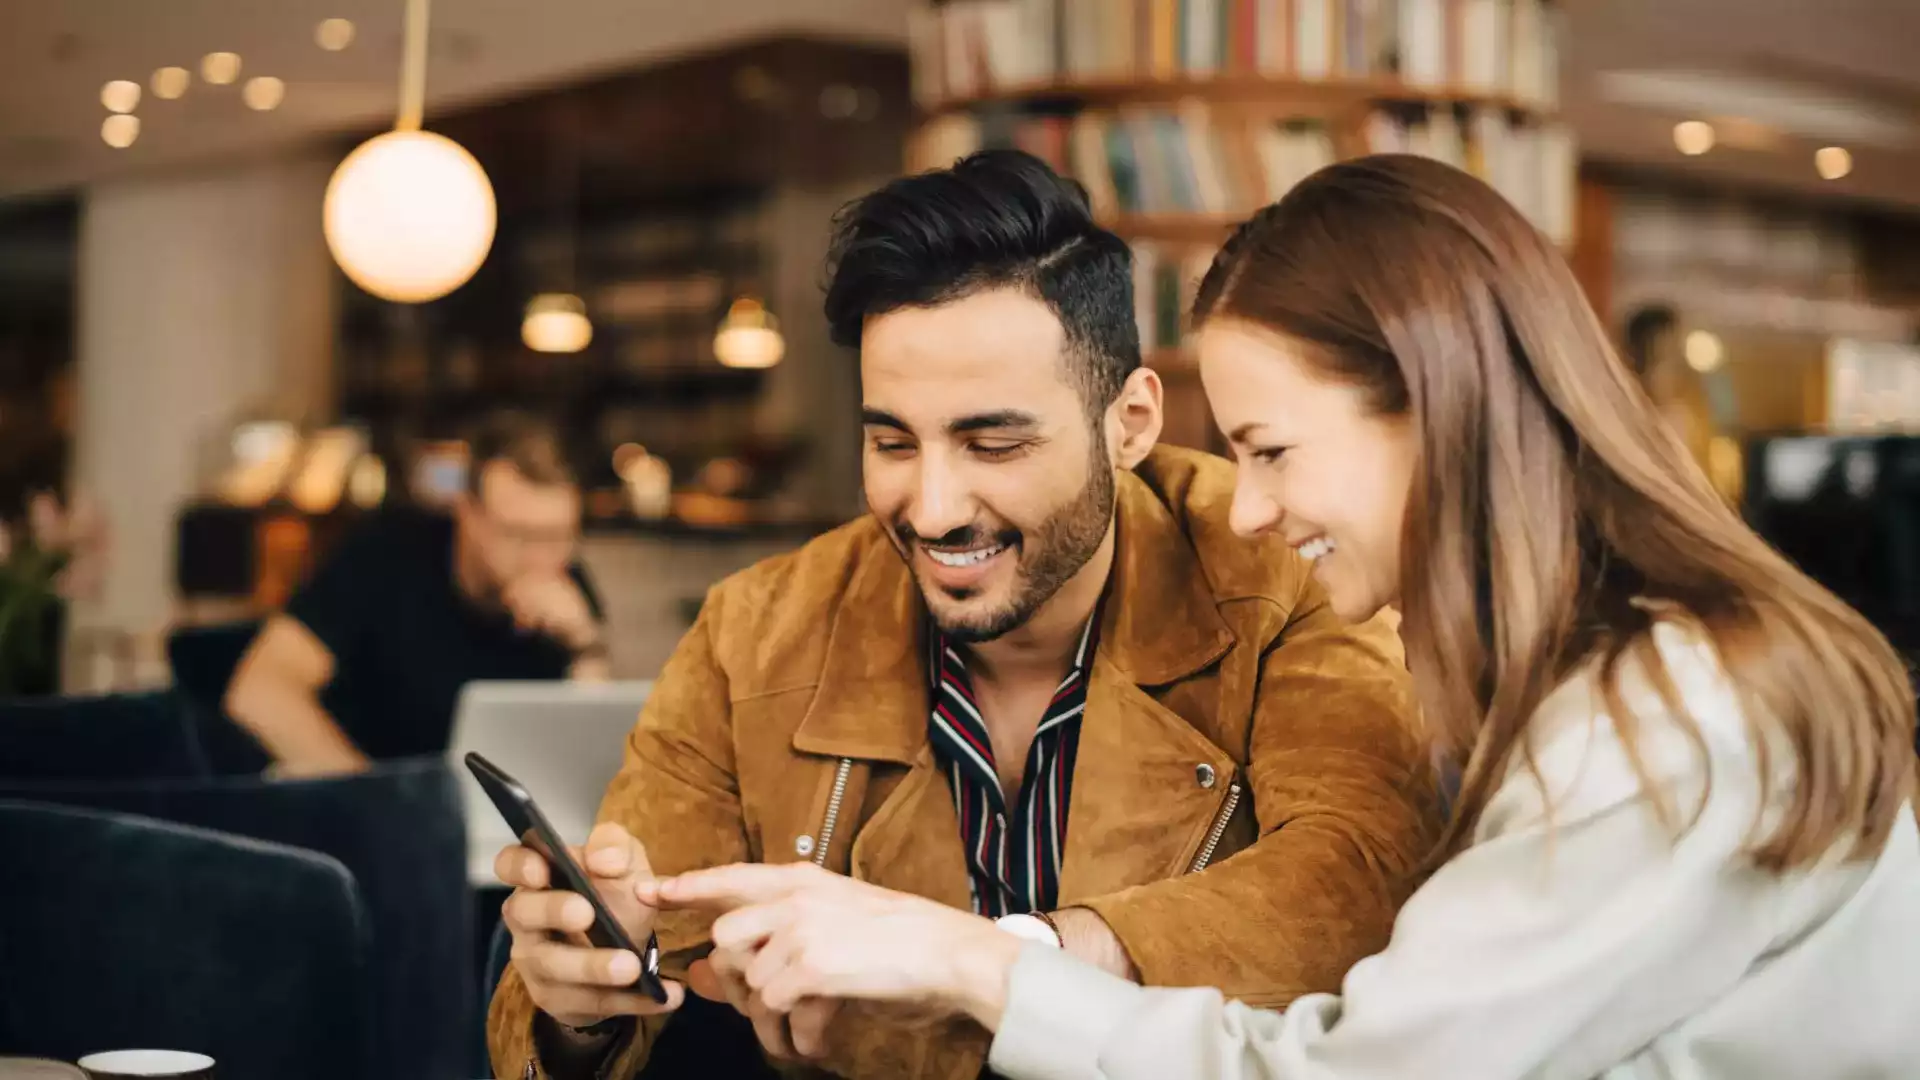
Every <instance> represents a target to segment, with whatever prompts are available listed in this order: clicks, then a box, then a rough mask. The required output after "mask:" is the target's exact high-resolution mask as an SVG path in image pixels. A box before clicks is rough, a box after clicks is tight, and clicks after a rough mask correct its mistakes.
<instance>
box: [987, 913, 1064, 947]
mask: <svg viewBox="0 0 1920 1080" xmlns="http://www.w3.org/2000/svg"><path fill="white" fill-rule="evenodd" d="M993 925H995V926H997V927H999V928H1000V929H1002V930H1005V931H1006V932H1007V933H1009V934H1012V935H1013V936H1014V937H1017V938H1020V939H1021V940H1023V941H1032V942H1037V943H1039V944H1041V945H1050V946H1052V947H1053V948H1056V949H1059V948H1064V947H1065V946H1066V942H1064V941H1062V940H1060V927H1059V925H1058V924H1056V923H1055V922H1054V921H1053V916H1051V915H1048V914H1047V913H1046V912H1044V911H1036V912H1034V913H1033V914H1031V915H1002V916H1000V917H999V918H997V919H995V920H993Z"/></svg>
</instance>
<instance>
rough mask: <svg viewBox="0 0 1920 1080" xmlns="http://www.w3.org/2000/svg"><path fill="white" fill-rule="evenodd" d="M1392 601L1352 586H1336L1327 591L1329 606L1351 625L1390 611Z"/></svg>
mask: <svg viewBox="0 0 1920 1080" xmlns="http://www.w3.org/2000/svg"><path fill="white" fill-rule="evenodd" d="M1391 603H1392V601H1390V600H1383V599H1381V598H1380V597H1379V596H1378V595H1376V594H1374V593H1372V592H1369V591H1366V590H1362V589H1355V588H1352V587H1350V586H1342V585H1337V584H1336V585H1334V586H1333V587H1331V588H1329V589H1328V590H1327V606H1328V607H1331V608H1332V609H1333V613H1334V614H1335V615H1338V616H1340V618H1341V619H1342V620H1343V621H1345V622H1349V623H1354V624H1359V623H1363V622H1366V621H1368V620H1369V619H1372V618H1373V617H1374V616H1375V615H1378V614H1380V613H1381V612H1383V611H1386V610H1388V609H1389V606H1390V605H1391Z"/></svg>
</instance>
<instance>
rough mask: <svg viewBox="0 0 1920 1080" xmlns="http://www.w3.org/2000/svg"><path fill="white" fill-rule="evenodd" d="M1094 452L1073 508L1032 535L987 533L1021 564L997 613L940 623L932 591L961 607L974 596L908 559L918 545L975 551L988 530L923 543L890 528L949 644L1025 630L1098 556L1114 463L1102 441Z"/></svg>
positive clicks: (970, 528) (1109, 512)
mask: <svg viewBox="0 0 1920 1080" xmlns="http://www.w3.org/2000/svg"><path fill="white" fill-rule="evenodd" d="M1093 447H1094V449H1093V453H1092V455H1091V456H1092V458H1093V462H1092V465H1093V467H1092V469H1091V470H1089V472H1088V475H1087V480H1086V483H1085V484H1083V485H1082V486H1081V488H1080V493H1079V494H1078V495H1076V496H1074V499H1073V501H1072V502H1070V503H1068V504H1067V505H1066V506H1063V507H1061V508H1060V509H1059V510H1058V511H1056V512H1055V513H1054V514H1053V516H1051V517H1049V518H1047V520H1046V521H1044V522H1042V523H1041V524H1040V526H1039V528H1037V529H1035V530H1033V532H1032V533H1031V534H1027V533H1022V532H1021V531H1020V530H1019V529H1014V528H1006V529H1000V530H994V531H993V532H992V533H991V536H992V539H993V541H994V542H995V543H999V544H1005V545H1007V546H1008V548H1009V549H1011V550H1014V551H1017V552H1018V553H1019V562H1018V563H1017V564H1016V565H1015V566H1014V581H1013V596H1012V598H1011V599H1010V600H1008V601H1007V603H1006V604H1005V605H1004V606H1002V607H1001V608H999V609H998V610H996V611H988V612H983V613H980V614H978V615H973V616H969V617H965V618H957V619H956V618H954V617H951V616H949V617H947V618H942V617H941V615H940V612H939V611H938V609H937V607H936V606H935V604H934V602H933V593H934V591H935V590H938V591H939V592H940V593H942V594H943V595H945V596H947V597H948V598H950V599H953V600H962V601H964V600H967V599H969V598H970V597H971V595H972V590H965V591H963V592H959V593H956V592H954V591H952V590H949V589H945V588H942V587H940V586H938V585H934V584H930V583H929V582H927V581H925V580H922V579H921V578H920V572H919V570H918V569H916V568H915V567H914V564H913V560H912V557H911V556H912V551H913V548H914V546H915V545H916V544H932V545H934V546H937V547H949V548H964V547H974V546H978V544H979V542H980V541H981V540H982V539H984V538H986V537H985V535H983V534H987V533H988V530H986V529H984V528H982V527H979V526H975V525H966V526H962V527H961V528H958V529H955V530H953V531H952V532H949V533H947V534H946V535H944V536H939V537H930V538H923V537H921V536H919V535H918V534H916V533H915V532H914V531H913V529H912V527H911V526H909V525H908V524H907V523H906V522H904V521H896V522H895V523H894V526H893V531H894V535H895V538H896V539H897V540H898V541H899V545H900V548H901V550H902V552H903V553H904V554H906V555H907V556H908V559H907V567H908V569H909V570H910V571H911V572H912V573H913V575H914V580H915V581H917V582H919V585H920V591H921V594H922V595H923V596H925V597H926V598H927V610H928V613H929V614H930V615H931V616H932V618H933V622H934V625H935V626H936V627H938V628H939V630H940V632H941V634H943V635H945V636H946V638H947V639H948V640H950V641H953V642H957V643H960V644H968V645H972V644H978V643H980V642H983V641H992V640H994V639H996V638H999V637H1001V636H1003V635H1005V634H1008V633H1011V632H1012V631H1014V630H1017V629H1019V628H1020V627H1022V626H1024V625H1026V623H1027V620H1028V619H1031V618H1033V615H1034V612H1036V611H1039V610H1040V608H1041V606H1042V605H1044V604H1045V603H1046V602H1047V601H1048V600H1051V599H1053V595H1054V594H1055V593H1057V592H1059V591H1060V587H1061V586H1063V585H1065V584H1066V583H1067V582H1068V581H1069V580H1071V579H1072V578H1073V575H1075V574H1077V573H1079V572H1080V568H1081V567H1083V566H1085V565H1087V562H1088V561H1089V560H1091V559H1092V558H1093V556H1094V553H1095V552H1097V551H1098V550H1100V544H1101V541H1103V540H1105V539H1106V536H1107V530H1108V528H1110V527H1111V526H1112V524H1113V505H1114V480H1113V463H1112V461H1111V459H1109V458H1108V457H1107V448H1106V445H1105V443H1104V442H1103V441H1101V440H1099V439H1097V438H1096V439H1095V440H1094V443H1093ZM1016 545H1017V546H1016Z"/></svg>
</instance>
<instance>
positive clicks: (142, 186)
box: [71, 158, 335, 635]
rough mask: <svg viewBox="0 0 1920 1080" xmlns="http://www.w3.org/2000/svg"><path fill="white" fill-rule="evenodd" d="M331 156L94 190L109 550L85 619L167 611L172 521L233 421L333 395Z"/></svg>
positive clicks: (88, 455) (95, 311)
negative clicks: (327, 234)
mask: <svg viewBox="0 0 1920 1080" xmlns="http://www.w3.org/2000/svg"><path fill="white" fill-rule="evenodd" d="M332 166H333V162H332V160H330V159H328V160H317V159H307V158H302V159H299V160H280V161H271V162H262V163H254V164H247V165H241V166H234V167H230V168H226V169H223V170H220V171H217V172H215V171H206V172H195V173H191V174H167V175H164V176H158V177H147V178H135V179H130V180H125V181H118V182H113V183H106V184H101V185H98V186H96V187H94V188H91V189H89V190H88V191H87V192H86V194H85V197H84V212H83V214H82V221H81V228H80V259H79V271H78V282H77V288H78V308H79V314H78V323H79V327H78V339H79V340H78V357H79V364H78V368H79V372H78V380H77V381H78V387H79V423H78V425H77V427H78V430H77V433H76V440H75V441H76V444H77V445H76V447H75V455H74V471H75V475H74V478H73V479H74V483H75V487H76V489H77V490H80V491H84V492H87V493H89V494H91V495H92V496H93V497H94V498H95V499H96V500H97V501H98V502H99V503H100V506H101V508H102V510H103V511H104V512H105V514H106V516H107V519H108V523H109V528H110V530H111V533H112V539H113V552H112V561H111V564H110V567H109V570H108V574H107V579H106V584H105V589H104V592H103V594H102V595H101V597H100V598H99V599H98V600H97V601H95V602H92V603H88V604H85V605H82V606H80V607H79V608H78V609H77V610H76V611H75V612H74V618H73V619H72V620H71V622H72V623H73V624H74V625H75V626H76V628H108V629H117V630H125V631H129V632H132V633H135V634H141V635H149V634H153V633H155V632H157V631H159V630H161V629H162V628H163V627H164V626H165V625H166V623H167V622H168V620H169V617H170V615H171V613H172V610H173V601H174V593H173V562H174V523H175V518H176V515H177V514H178V512H179V510H180V508H181V506H182V505H183V504H184V503H185V502H187V501H188V500H189V499H190V498H192V497H194V496H195V495H198V494H200V492H201V488H202V485H203V483H204V482H205V481H206V480H207V479H208V477H207V476H206V470H207V468H208V466H209V464H210V463H211V462H212V461H213V460H215V459H216V455H217V453H218V447H219V446H220V445H221V444H222V442H223V440H224V438H225V436H226V434H227V432H228V431H229V429H230V427H231V425H232V424H233V423H234V421H236V420H237V419H241V418H243V417H245V416H274V417H279V418H284V419H289V420H314V419H319V418H321V417H322V416H324V414H325V412H326V410H328V409H329V408H330V407H331V395H330V389H329V388H330V376H331V369H332V350H333V330H334V310H335V309H334V297H335V286H334V277H333V271H332V268H331V263H330V259H329V256H328V253H327V249H326V243H325V240H324V238H323V237H322V235H321V231H320V204H321V198H322V195H323V193H324V191H325V188H326V182H327V177H328V175H329V173H330V171H331V169H332Z"/></svg>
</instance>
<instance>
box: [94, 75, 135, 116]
mask: <svg viewBox="0 0 1920 1080" xmlns="http://www.w3.org/2000/svg"><path fill="white" fill-rule="evenodd" d="M100 104H102V105H105V106H106V107H107V111H108V112H117V113H129V112H132V111H133V110H134V109H136V108H138V107H139V106H140V84H139V83H137V82H133V81H131V80H128V79H115V80H113V81H112V82H110V83H108V84H107V85H105V86H103V87H101V88H100Z"/></svg>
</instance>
